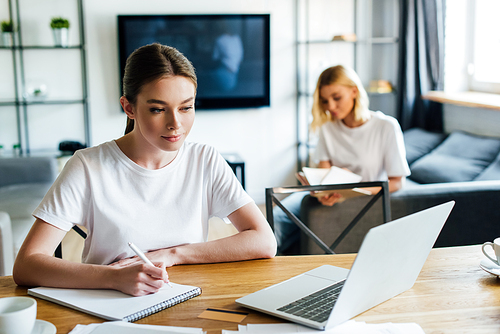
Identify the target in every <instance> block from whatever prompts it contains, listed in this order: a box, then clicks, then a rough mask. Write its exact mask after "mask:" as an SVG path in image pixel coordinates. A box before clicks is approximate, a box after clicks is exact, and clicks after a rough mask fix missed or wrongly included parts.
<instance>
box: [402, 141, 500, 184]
mask: <svg viewBox="0 0 500 334" xmlns="http://www.w3.org/2000/svg"><path fill="white" fill-rule="evenodd" d="M499 152H500V140H499V139H495V138H489V137H480V136H474V135H471V134H468V133H464V132H454V133H452V134H450V135H449V136H448V138H446V139H445V140H444V141H443V143H442V144H441V145H439V146H438V147H437V148H436V149H434V150H433V151H432V152H431V153H429V154H427V155H426V156H424V157H422V158H420V159H418V160H417V161H415V162H414V163H413V164H412V165H411V179H412V180H414V181H416V182H418V183H440V182H464V181H472V180H474V179H475V178H476V177H478V176H479V175H480V174H481V173H482V172H483V171H484V170H485V169H486V168H487V167H488V166H489V165H490V164H491V162H492V161H493V160H494V159H495V158H496V157H497V156H498V154H499Z"/></svg>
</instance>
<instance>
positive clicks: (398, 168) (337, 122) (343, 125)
mask: <svg viewBox="0 0 500 334" xmlns="http://www.w3.org/2000/svg"><path fill="white" fill-rule="evenodd" d="M368 103H369V101H368V95H367V93H366V91H365V89H364V87H363V85H362V84H361V80H360V79H359V77H358V75H357V74H356V72H355V71H354V70H352V69H350V68H348V67H345V66H342V65H337V66H333V67H330V68H328V69H326V70H324V71H323V72H322V73H321V75H320V77H319V79H318V82H317V85H316V90H315V92H314V100H313V107H312V115H313V121H312V123H311V129H312V130H313V131H318V130H319V134H318V135H319V139H318V145H317V147H316V150H315V153H314V159H315V162H316V163H317V167H320V168H330V167H331V166H337V167H340V168H344V169H347V170H349V171H351V172H353V173H355V174H358V175H361V176H362V182H368V181H386V180H388V181H389V191H390V192H394V191H396V190H399V189H401V188H402V187H403V185H404V180H405V177H406V176H408V175H409V174H410V169H409V167H408V163H407V161H406V152H405V147H404V141H403V133H402V131H401V127H400V126H399V123H398V121H397V120H396V119H395V118H393V117H391V116H387V115H385V114H384V113H382V112H381V111H371V110H369V109H368ZM306 194H307V193H305V192H303V193H297V194H293V195H291V196H289V197H287V198H286V199H285V200H284V201H283V204H284V205H285V207H286V208H287V209H289V210H290V211H291V212H293V213H294V214H295V215H296V216H297V217H299V216H300V203H301V202H302V199H303V197H304V196H305V195H306ZM340 198H341V196H340V195H339V194H335V193H334V194H330V195H328V196H324V197H321V198H318V201H319V202H320V203H321V204H323V205H327V206H332V205H334V204H335V203H336V202H337V201H338V200H339V199H340ZM274 225H275V235H276V239H277V242H278V251H279V252H280V253H282V254H287V253H296V252H297V251H298V246H299V245H298V241H299V237H300V230H299V228H298V227H297V226H296V225H295V224H294V223H293V222H292V221H291V220H290V219H289V218H288V216H287V215H286V214H285V213H284V212H283V211H282V210H281V209H279V208H275V210H274Z"/></svg>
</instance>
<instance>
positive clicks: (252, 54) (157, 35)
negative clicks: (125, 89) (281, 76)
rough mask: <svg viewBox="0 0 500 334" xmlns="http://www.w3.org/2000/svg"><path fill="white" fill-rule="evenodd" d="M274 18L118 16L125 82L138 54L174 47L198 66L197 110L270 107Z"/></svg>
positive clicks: (120, 53)
mask: <svg viewBox="0 0 500 334" xmlns="http://www.w3.org/2000/svg"><path fill="white" fill-rule="evenodd" d="M269 18H270V16H269V14H237V15H233V14H220V15H219V14H217V15H119V16H118V41H119V58H120V59H119V63H120V78H123V72H124V68H125V62H126V60H127V57H128V56H129V55H130V54H131V53H132V52H133V51H134V50H135V49H137V48H138V47H140V46H143V45H147V44H151V43H155V42H157V43H161V44H165V45H169V46H173V47H175V48H176V49H178V50H179V51H181V52H182V53H183V54H184V55H185V56H186V57H187V58H188V59H189V60H190V61H191V62H192V63H193V65H194V67H195V69H196V74H197V77H198V91H197V95H196V108H197V109H201V110H203V109H207V110H209V109H230V108H254V107H263V106H269V103H270V97H269V62H270V57H269V23H270V22H269ZM120 83H121V79H120ZM120 87H121V85H120Z"/></svg>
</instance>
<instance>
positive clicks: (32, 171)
mask: <svg viewBox="0 0 500 334" xmlns="http://www.w3.org/2000/svg"><path fill="white" fill-rule="evenodd" d="M57 173H58V162H57V159H56V158H55V157H15V158H0V213H1V214H0V219H1V221H2V224H3V225H5V224H8V221H10V228H11V231H10V232H9V231H7V230H5V231H7V232H6V233H5V234H4V233H3V231H2V232H0V234H1V239H2V241H3V240H4V238H5V239H7V242H8V239H9V235H8V233H10V234H11V235H10V238H11V243H10V245H8V247H12V252H10V249H8V250H4V251H3V253H2V254H1V256H2V257H1V259H2V266H3V264H4V263H11V265H10V266H7V268H6V270H5V271H4V272H3V273H0V274H3V275H10V274H11V272H12V268H9V267H11V266H12V262H13V259H14V258H15V256H16V255H17V252H18V251H19V248H20V247H21V245H22V243H23V241H24V239H25V238H26V235H27V234H28V232H29V230H30V228H31V226H32V225H33V222H34V221H35V219H34V218H33V216H32V215H31V213H32V212H33V210H34V209H35V208H36V207H37V206H38V204H39V203H40V202H41V200H42V199H43V197H44V196H45V193H46V192H47V191H48V190H49V188H50V186H51V185H52V183H53V182H54V180H55V179H56V177H57ZM4 244H6V242H2V247H3V245H4ZM2 249H3V248H2Z"/></svg>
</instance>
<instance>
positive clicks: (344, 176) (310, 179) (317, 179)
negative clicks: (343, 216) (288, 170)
mask: <svg viewBox="0 0 500 334" xmlns="http://www.w3.org/2000/svg"><path fill="white" fill-rule="evenodd" d="M297 178H298V179H299V181H300V182H301V183H302V184H305V185H311V186H315V185H327V184H345V183H358V182H361V178H362V177H361V175H358V174H355V173H353V172H350V171H348V170H346V169H343V168H339V167H336V166H332V167H330V168H313V167H303V168H302V172H299V173H297ZM332 193H338V194H341V195H342V199H341V200H340V201H343V200H346V199H348V198H352V197H357V196H362V195H371V194H372V193H371V192H370V191H368V190H365V189H361V188H352V189H336V190H322V191H315V192H313V193H312V196H315V197H323V196H326V195H328V194H332Z"/></svg>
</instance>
